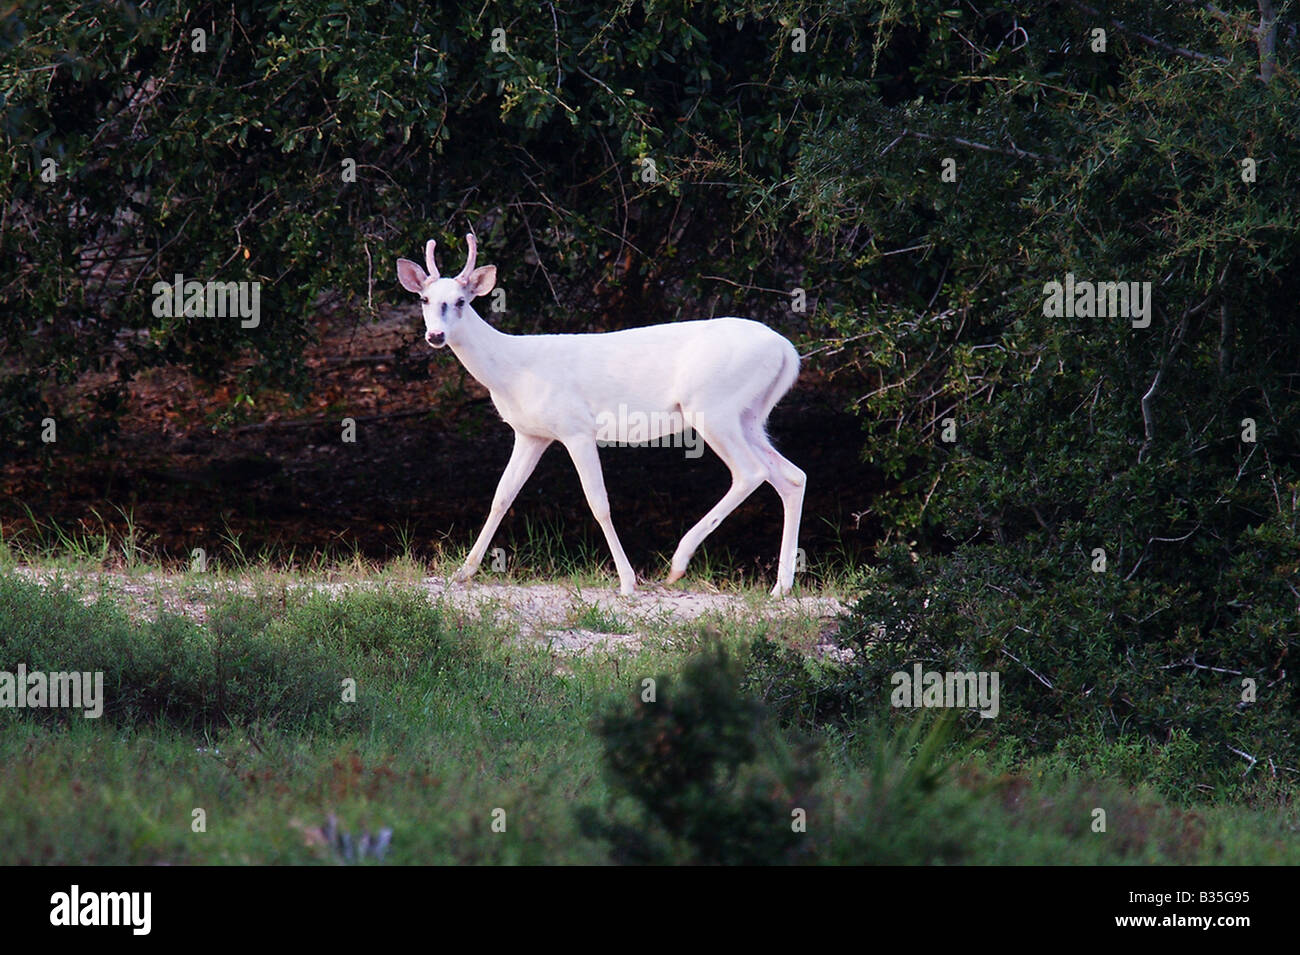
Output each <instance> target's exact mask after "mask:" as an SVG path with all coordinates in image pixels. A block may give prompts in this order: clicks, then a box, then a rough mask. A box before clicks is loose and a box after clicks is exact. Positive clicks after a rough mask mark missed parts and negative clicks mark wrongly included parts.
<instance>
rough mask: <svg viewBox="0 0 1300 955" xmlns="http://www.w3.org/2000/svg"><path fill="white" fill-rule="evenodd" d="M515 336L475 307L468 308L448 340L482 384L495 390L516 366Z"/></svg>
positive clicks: (508, 381)
mask: <svg viewBox="0 0 1300 955" xmlns="http://www.w3.org/2000/svg"><path fill="white" fill-rule="evenodd" d="M515 338H516V336H514V335H507V334H506V333H505V332H500V331H497V330H496V329H495V328H493V327H492V326H491V325H489V324H488V323H487V322H485V321H483V319H482V318H480V317H479V314H478V312H476V311H474V309H472V308H466V310H465V314H464V315H462V316H461V320H460V321H459V322H457V323H456V326H455V328H454V329H453V331H452V333H451V334H449V335H448V336H447V344H448V345H449V346H451V350H452V352H453V353H455V355H456V357H457V358H459V359H460V363H461V364H462V365H464V366H465V370H466V371H468V372H469V373H470V374H471V375H473V376H474V377H475V378H476V379H477V380H478V382H479V384H481V385H483V387H485V388H487V390H488V391H492V392H496V391H501V390H502V389H504V388H506V387H507V386H508V385H509V383H510V380H511V378H512V377H513V371H514V369H515V368H516V367H517V363H516V362H515V361H514V351H515V349H514V347H513V346H514V344H515Z"/></svg>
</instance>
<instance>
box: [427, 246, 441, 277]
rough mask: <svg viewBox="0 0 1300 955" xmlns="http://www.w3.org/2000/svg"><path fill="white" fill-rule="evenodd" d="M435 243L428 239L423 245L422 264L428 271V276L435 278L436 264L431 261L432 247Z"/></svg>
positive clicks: (436, 274)
mask: <svg viewBox="0 0 1300 955" xmlns="http://www.w3.org/2000/svg"><path fill="white" fill-rule="evenodd" d="M437 244H438V243H436V242H434V241H433V240H432V239H430V240H429V241H428V242H426V243H425V245H424V266H425V269H426V270H427V271H428V273H429V278H431V279H436V278H437V277H438V266H437V265H435V264H434V262H433V247H434V246H435V245H437Z"/></svg>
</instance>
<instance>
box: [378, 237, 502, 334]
mask: <svg viewBox="0 0 1300 955" xmlns="http://www.w3.org/2000/svg"><path fill="white" fill-rule="evenodd" d="M465 239H466V241H467V242H468V243H469V258H467V259H466V260H465V267H464V268H463V269H461V270H460V274H459V275H457V276H456V277H455V278H439V277H438V267H437V265H435V264H434V261H433V249H434V245H435V243H434V241H433V239H430V240H429V241H428V242H427V243H426V244H425V246H424V263H425V265H426V266H427V267H428V269H429V271H428V272H427V273H426V272H425V271H424V269H422V268H420V266H419V265H417V264H416V263H415V262H412V261H411V260H410V259H398V260H397V280H398V281H399V282H401V283H402V288H404V289H406V290H407V291H408V292H414V293H415V294H416V295H418V296H420V303H421V308H422V309H423V310H424V340H425V341H426V342H428V343H429V344H430V345H432V346H433V347H434V348H441V347H442V346H443V345H445V344H447V342H448V341H449V340H451V339H453V338H454V337H455V334H456V326H457V324H458V323H459V322H460V320H461V317H462V316H463V315H465V314H466V313H467V312H473V311H474V310H473V308H472V307H471V306H470V302H471V301H473V300H474V299H475V298H477V297H478V296H480V295H486V294H487V293H488V292H490V291H492V287H493V286H494V285H496V282H497V267H496V266H495V265H485V266H483V267H482V268H481V269H476V268H475V267H474V260H475V259H476V258H477V257H478V242H477V241H476V240H475V238H474V236H473V234H472V233H471V234H470V235H467V236H465Z"/></svg>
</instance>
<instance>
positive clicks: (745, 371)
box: [397, 235, 806, 596]
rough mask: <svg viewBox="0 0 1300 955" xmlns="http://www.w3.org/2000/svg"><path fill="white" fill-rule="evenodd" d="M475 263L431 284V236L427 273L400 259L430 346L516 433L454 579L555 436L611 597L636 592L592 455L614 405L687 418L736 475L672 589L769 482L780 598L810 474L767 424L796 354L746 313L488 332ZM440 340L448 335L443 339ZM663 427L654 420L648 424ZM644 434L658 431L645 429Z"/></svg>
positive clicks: (475, 556) (680, 551)
mask: <svg viewBox="0 0 1300 955" xmlns="http://www.w3.org/2000/svg"><path fill="white" fill-rule="evenodd" d="M466 238H467V239H468V241H469V258H468V261H467V262H466V264H465V268H464V269H463V270H462V271H461V273H460V275H458V276H456V277H455V278H439V276H438V272H437V269H436V267H435V265H434V261H433V252H434V242H433V240H432V239H430V240H429V242H428V244H427V245H426V246H425V264H426V266H427V267H428V273H427V274H426V272H425V270H424V269H421V268H420V266H419V265H417V264H416V263H414V262H411V261H410V260H408V259H399V260H398V262H397V273H398V278H399V280H400V281H401V283H402V286H403V287H404V288H406V289H407V290H408V291H411V292H414V293H416V294H417V295H419V296H420V298H421V300H422V302H423V311H424V324H425V339H426V340H427V341H428V342H429V343H430V344H431V345H434V346H435V347H442V344H444V343H445V344H447V345H450V346H451V350H452V351H453V352H455V354H456V357H457V358H459V359H460V361H461V363H462V364H463V365H464V366H465V368H466V369H467V370H468V371H469V373H470V374H471V375H473V376H474V377H475V378H477V379H478V380H479V382H481V383H482V384H483V386H484V387H486V388H487V389H488V391H489V392H490V393H491V395H492V403H493V404H494V405H496V408H497V411H499V412H500V414H501V417H502V418H503V419H505V422H506V424H508V425H510V427H511V428H513V429H514V432H515V446H514V452H513V453H512V454H511V456H510V462H509V463H508V464H507V465H506V469H505V472H504V473H503V474H502V475H501V481H500V483H499V484H498V486H497V491H496V496H495V497H494V498H493V500H492V510H491V512H490V513H489V514H488V518H487V523H485V524H484V526H483V531H482V533H480V534H479V536H478V540H477V541H475V543H474V547H473V549H472V550H471V551H470V553H469V556H468V557H467V558H466V560H465V564H464V566H463V567H461V569H460V570H459V571H458V572H457V573H456V580H467V579H469V577H471V576H472V575H473V574H474V572H475V571H476V570H478V567H479V564H480V563H481V562H482V560H483V556H484V554H486V553H487V549H488V545H489V543H491V540H492V535H493V534H494V533H495V532H496V529H497V526H498V525H499V524H500V523H501V519H502V518H503V517H504V516H505V513H506V511H507V510H508V509H509V508H510V505H511V504H512V503H513V502H514V499H515V495H517V494H518V493H519V489H520V488H521V487H523V484H524V482H525V481H527V480H528V477H529V475H530V474H532V472H533V469H534V468H535V467H536V465H537V462H538V460H539V459H540V458H541V456H542V452H543V451H545V450H546V448H547V447H548V446H549V445H550V443H551V442H552V441H559V442H560V443H561V444H563V445H564V447H565V448H566V449H567V450H568V452H569V456H570V457H571V458H572V459H573V463H574V466H575V467H576V468H577V470H578V476H579V478H581V480H582V489H583V492H584V493H585V494H586V496H587V503H588V504H589V505H590V507H591V512H592V514H593V515H594V516H595V518H596V521H597V522H598V523H599V524H600V527H601V530H602V531H604V533H605V540H606V541H607V542H608V543H609V549H610V552H611V553H612V554H613V556H614V565H615V567H616V568H617V569H618V579H619V589H620V591H621V592H622V593H624V594H630V593H632V591H633V589H634V588H635V585H636V575H635V574H634V573H633V571H632V565H631V564H630V563H628V559H627V555H626V554H624V553H623V547H622V545H621V544H620V543H619V540H618V535H617V534H615V533H614V524H613V522H612V521H611V520H610V515H609V500H608V498H607V496H606V494H605V480H604V477H603V475H602V474H601V470H600V457H599V454H598V452H597V444H596V441H597V436H598V434H597V432H598V421H600V420H601V419H602V416H605V420H608V417H607V416H609V415H617V414H618V413H619V407H620V405H622V406H623V408H624V410H625V411H626V409H631V410H632V411H634V412H637V413H639V414H641V415H644V416H646V420H648V421H650V422H656V423H657V422H671V421H682V420H684V421H686V422H687V423H689V424H691V425H692V426H694V428H695V430H696V432H697V433H698V434H699V435H700V436H701V437H702V438H703V439H704V440H705V441H706V442H707V443H708V445H709V447H711V448H712V449H713V450H714V452H715V453H716V454H717V455H718V457H719V458H721V459H722V461H723V463H725V464H726V465H727V467H728V468H729V469H730V470H731V480H732V484H731V489H730V490H729V491H728V492H727V493H726V495H724V496H723V498H722V500H720V501H719V502H718V503H717V504H715V505H714V507H713V509H712V510H710V511H709V513H708V514H706V515H704V517H703V519H701V520H700V521H699V523H697V524H696V525H695V526H694V527H692V528H691V529H690V530H689V531H688V532H687V534H686V536H685V537H683V538H682V541H681V543H680V544H678V546H677V550H676V552H675V553H674V554H673V559H672V567H671V572H670V574H669V576H668V582H669V583H672V582H673V581H675V580H677V579H679V578H680V577H681V576H682V575H683V574H685V573H686V565H687V563H688V562H689V561H690V559H691V555H692V554H694V553H695V550H696V548H697V547H699V546H700V543H701V542H702V541H703V540H704V538H705V537H707V536H708V535H709V534H710V533H712V532H713V530H714V529H715V528H716V527H717V526H718V525H719V524H721V523H722V521H723V519H724V518H725V517H726V516H727V515H728V514H730V513H731V512H732V511H733V510H735V509H736V508H737V507H738V506H739V505H740V504H741V502H742V501H744V500H745V499H746V498H747V497H749V495H750V494H751V493H753V491H754V490H755V489H756V488H757V487H758V486H759V485H760V484H762V483H763V482H764V481H766V482H768V483H769V484H771V485H772V486H773V487H774V488H776V491H777V493H778V494H780V495H781V502H782V505H783V506H784V509H785V523H784V527H783V529H782V534H781V554H780V560H779V563H778V565H777V581H776V586H775V587H774V588H773V589H772V593H773V594H774V595H778V596H779V595H781V594H785V593H788V592H789V591H790V589H791V587H793V586H794V565H795V548H796V545H797V541H798V536H799V520H800V516H801V514H802V511H803V495H804V484H805V480H806V477H805V475H804V472H803V471H801V470H800V469H799V468H797V467H795V466H794V465H793V464H791V463H790V462H789V461H788V460H786V459H785V458H784V457H782V456H781V455H780V454H779V453H777V451H776V449H775V448H773V447H772V444H771V442H770V441H769V440H768V438H767V434H766V431H765V425H766V422H767V416H768V414H769V413H770V412H771V410H772V408H773V406H775V405H776V403H777V402H778V401H780V400H781V397H782V396H783V395H784V394H785V393H786V392H787V391H788V390H789V389H790V386H791V385H793V384H794V381H795V378H796V377H798V374H799V355H798V353H797V352H796V351H795V349H794V346H793V345H791V344H790V342H789V341H787V340H786V339H785V338H783V337H782V336H780V335H778V334H777V333H776V332H774V331H772V330H771V329H770V328H768V327H767V326H765V325H760V324H759V323H758V322H753V321H750V320H748V319H744V318H713V319H707V320H703V321H694V322H676V323H673V324H668V325H652V326H649V327H647V328H632V329H628V330H626V331H620V332H607V333H604V334H592V335H507V334H505V333H503V332H499V331H497V330H496V329H495V328H493V327H492V326H490V325H489V324H488V323H487V322H485V321H484V320H483V319H482V318H480V317H479V315H478V313H477V312H475V311H474V308H473V306H472V304H471V302H472V300H473V299H474V297H476V296H479V295H486V294H487V293H488V292H490V291H491V290H492V287H493V285H495V283H496V267H495V266H485V267H484V268H480V269H475V268H474V262H475V257H476V252H477V247H476V244H475V240H474V236H472V235H470V236H467V237H466ZM439 335H442V336H445V339H444V340H443V341H439V340H438V336H439ZM656 427H658V425H656ZM645 437H646V438H647V439H655V438H658V437H661V435H660V434H658V433H654V432H653V429H652V433H650V434H648V435H645Z"/></svg>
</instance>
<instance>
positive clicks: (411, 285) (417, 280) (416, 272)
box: [397, 259, 429, 295]
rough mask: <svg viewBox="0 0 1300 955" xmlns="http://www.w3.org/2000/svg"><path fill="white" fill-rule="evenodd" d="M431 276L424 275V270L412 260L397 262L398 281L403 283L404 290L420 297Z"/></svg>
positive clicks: (399, 260)
mask: <svg viewBox="0 0 1300 955" xmlns="http://www.w3.org/2000/svg"><path fill="white" fill-rule="evenodd" d="M428 278H429V276H427V275H425V274H424V269H422V268H420V267H419V266H418V265H416V264H415V263H414V262H412V261H411V260H410V259H398V260H397V281H399V282H401V283H402V288H404V289H406V290H407V291H408V292H414V293H415V294H416V295H419V294H420V292H421V291H423V289H424V283H425V281H426V280H427V279H428Z"/></svg>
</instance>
